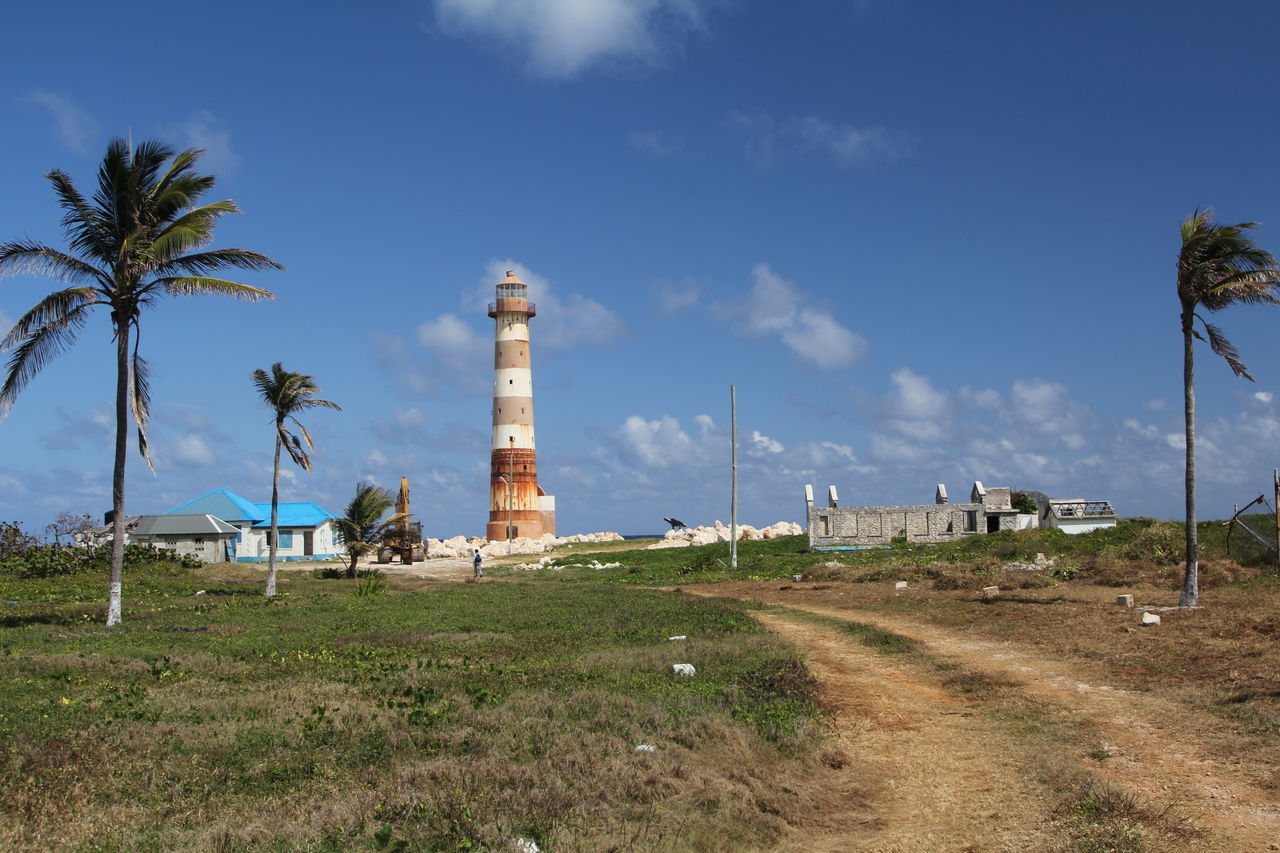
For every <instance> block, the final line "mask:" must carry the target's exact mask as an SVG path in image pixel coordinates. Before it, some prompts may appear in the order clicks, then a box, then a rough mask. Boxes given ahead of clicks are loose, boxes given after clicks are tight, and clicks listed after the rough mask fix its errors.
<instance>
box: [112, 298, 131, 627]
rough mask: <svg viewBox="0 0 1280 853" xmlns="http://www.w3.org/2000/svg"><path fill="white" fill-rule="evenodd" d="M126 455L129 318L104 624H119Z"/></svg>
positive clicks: (123, 340) (119, 383)
mask: <svg viewBox="0 0 1280 853" xmlns="http://www.w3.org/2000/svg"><path fill="white" fill-rule="evenodd" d="M128 455H129V320H128V318H124V319H121V320H120V321H118V322H117V324H116V459H115V467H114V468H113V469H112V471H111V512H112V517H111V583H110V586H109V587H108V592H107V627H108V628H110V627H112V626H113V625H119V624H120V602H121V583H122V579H123V577H124V538H125V523H124V463H125V460H126V459H127V458H128Z"/></svg>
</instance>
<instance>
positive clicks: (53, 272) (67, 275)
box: [0, 240, 110, 284]
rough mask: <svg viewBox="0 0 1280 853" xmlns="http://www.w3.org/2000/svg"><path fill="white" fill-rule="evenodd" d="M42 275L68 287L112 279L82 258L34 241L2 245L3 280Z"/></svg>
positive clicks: (0, 248) (18, 241)
mask: <svg viewBox="0 0 1280 853" xmlns="http://www.w3.org/2000/svg"><path fill="white" fill-rule="evenodd" d="M11 275H42V276H47V277H48V278H55V279H58V280H59V281H65V282H67V283H68V284H90V283H93V284H98V283H101V282H102V281H103V280H105V279H109V278H110V277H109V276H108V274H107V273H106V272H104V271H103V270H100V269H98V268H97V267H95V266H93V265H92V264H87V263H85V262H84V261H82V260H80V259H79V258H76V257H73V256H71V255H68V254H67V253H66V252H61V251H58V250H57V249H54V248H52V247H50V246H46V245H44V244H42V243H37V242H35V241H33V240H15V241H14V242H12V243H4V244H0V278H5V277H7V276H11Z"/></svg>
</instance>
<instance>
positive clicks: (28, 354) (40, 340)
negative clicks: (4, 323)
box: [0, 305, 90, 409]
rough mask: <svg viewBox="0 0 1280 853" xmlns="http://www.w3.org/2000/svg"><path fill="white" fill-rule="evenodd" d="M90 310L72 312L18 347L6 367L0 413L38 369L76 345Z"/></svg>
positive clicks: (32, 334) (0, 391) (62, 316)
mask: <svg viewBox="0 0 1280 853" xmlns="http://www.w3.org/2000/svg"><path fill="white" fill-rule="evenodd" d="M89 308H90V306H89V305H80V306H77V307H75V308H72V309H71V310H69V311H67V312H66V313H64V314H61V315H60V316H58V317H55V318H54V319H51V320H49V321H48V322H47V323H45V324H44V325H43V326H40V327H39V328H37V329H35V330H33V331H32V332H31V334H29V335H28V336H27V337H26V339H25V340H23V341H22V342H21V343H19V344H18V345H17V347H16V348H15V349H14V351H13V355H12V356H10V358H9V363H8V364H7V365H6V370H5V378H4V385H3V386H2V387H0V409H4V408H8V407H9V406H12V405H13V401H14V400H15V399H17V397H18V394H19V393H20V392H21V391H22V389H23V388H25V387H26V386H27V383H29V382H30V381H31V379H32V378H33V377H34V376H35V375H36V374H37V373H39V372H40V370H41V368H43V367H44V366H45V364H47V363H48V362H49V360H50V359H51V358H53V357H54V356H55V355H57V354H58V353H60V352H62V351H63V350H64V349H66V348H67V347H69V346H70V345H71V344H72V343H73V342H74V341H75V336H76V332H78V331H80V329H81V328H83V327H84V321H85V319H86V318H87V317H88V312H89Z"/></svg>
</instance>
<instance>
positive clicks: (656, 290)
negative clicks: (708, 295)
mask: <svg viewBox="0 0 1280 853" xmlns="http://www.w3.org/2000/svg"><path fill="white" fill-rule="evenodd" d="M701 297H702V290H701V288H699V287H698V286H697V285H696V284H694V283H693V282H691V281H683V282H680V283H678V284H675V283H672V282H669V281H660V282H657V283H656V284H654V285H653V298H654V301H656V302H657V303H658V308H659V309H661V311H662V312H663V313H664V314H679V313H680V312H681V311H687V310H688V309H690V308H692V307H693V306H694V305H697V304H698V300H699V299H700V298H701Z"/></svg>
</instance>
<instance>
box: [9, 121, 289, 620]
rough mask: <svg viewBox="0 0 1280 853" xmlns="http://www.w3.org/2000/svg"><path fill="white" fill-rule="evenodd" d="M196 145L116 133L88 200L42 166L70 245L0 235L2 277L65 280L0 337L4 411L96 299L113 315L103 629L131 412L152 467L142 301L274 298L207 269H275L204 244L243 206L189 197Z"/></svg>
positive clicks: (209, 184)
mask: <svg viewBox="0 0 1280 853" xmlns="http://www.w3.org/2000/svg"><path fill="white" fill-rule="evenodd" d="M201 153H202V152H200V151H198V150H195V149H192V150H188V151H183V152H182V153H180V154H176V155H175V154H174V153H173V151H172V150H170V149H169V148H168V147H166V146H165V145H164V144H163V143H160V142H154V141H151V142H143V143H141V144H140V145H138V147H137V148H136V149H135V148H133V146H132V145H130V144H128V143H126V142H125V141H124V140H123V139H115V140H112V142H111V144H110V145H108V146H107V153H106V155H105V156H104V157H103V158H102V165H101V166H100V167H99V168H98V189H97V192H95V193H94V195H93V198H92V199H89V198H86V197H85V196H83V195H82V194H81V193H80V191H79V190H77V189H76V187H75V185H74V184H73V183H72V182H71V178H70V177H68V176H67V175H66V174H65V173H64V172H61V171H59V170H56V169H55V170H54V171H52V172H50V173H49V174H47V175H45V177H46V178H48V179H49V182H50V183H52V184H53V189H54V192H55V194H56V195H57V196H58V204H59V206H61V207H62V210H63V217H62V227H63V231H64V232H65V234H66V237H67V242H68V245H69V246H70V251H68V252H63V251H59V250H58V249H54V248H51V247H49V246H46V245H44V244H43V243H38V242H35V241H32V240H18V241H15V242H11V243H4V244H0V278H3V277H5V276H9V275H20V274H33V275H47V276H50V277H52V278H56V279H60V280H62V281H63V282H66V283H67V284H69V285H72V286H71V287H68V288H66V289H65V290H59V291H57V292H55V293H51V294H49V295H48V296H46V297H45V298H44V299H42V300H41V301H40V302H39V303H37V304H36V306H35V307H34V308H32V309H31V310H30V311H28V312H27V313H26V314H24V315H23V316H22V317H20V318H19V319H18V322H16V323H14V325H13V328H12V329H10V330H9V333H8V334H7V335H5V337H4V339H3V340H0V350H3V349H12V350H13V354H12V356H11V357H10V358H9V362H8V364H7V370H6V372H5V377H4V384H3V386H0V410H3V409H5V408H7V407H9V406H11V405H13V401H14V400H15V399H16V398H17V396H18V393H19V392H20V391H22V389H23V388H25V387H26V385H27V383H29V382H30V381H31V379H32V378H34V377H35V375H36V374H37V373H39V372H40V369H41V368H42V367H44V365H45V364H46V363H47V362H48V361H49V359H51V358H52V357H53V356H55V355H57V354H58V353H59V352H61V351H62V350H64V349H66V348H67V347H68V346H70V345H71V343H72V342H73V341H74V340H75V336H76V333H77V332H79V331H80V329H81V328H83V326H84V324H85V321H86V320H87V319H88V316H89V314H90V313H91V312H92V311H93V309H94V308H95V307H97V306H104V307H105V308H107V309H108V311H109V312H110V318H111V330H112V333H113V335H114V337H115V345H116V401H115V414H116V438H115V465H114V468H113V469H112V476H111V508H112V512H113V513H114V521H113V523H112V544H111V586H110V592H109V594H108V600H107V625H108V626H110V625H115V624H117V623H119V622H120V598H121V590H120V585H121V576H122V574H123V570H124V544H125V543H124V540H125V529H124V518H125V514H124V469H125V457H126V451H127V443H128V427H129V415H130V412H131V411H132V414H133V421H134V423H135V424H136V425H137V428H138V450H139V451H140V452H141V453H142V458H143V459H144V460H146V462H147V466H148V467H151V469H152V471H153V472H154V470H155V468H154V467H152V466H151V457H150V455H149V453H148V451H147V421H148V419H149V417H150V405H151V399H150V398H151V395H150V389H149V385H148V382H147V363H146V361H145V360H143V359H142V358H141V357H140V356H139V355H138V337H137V336H138V334H139V332H140V321H141V318H142V310H143V309H144V308H146V307H149V306H150V305H152V304H154V303H155V302H156V301H157V300H159V299H160V298H161V297H162V296H165V295H169V296H190V295H193V294H201V293H216V294H221V295H223V296H234V297H236V298H237V299H245V300H248V301H251V302H253V301H257V300H260V299H274V298H275V297H273V296H272V295H271V293H270V292H269V291H266V290H263V289H262V288H259V287H251V286H250V285H247V284H241V283H239V282H235V281H228V280H226V279H223V278H218V277H216V276H215V275H214V273H218V272H221V271H222V270H225V269H229V268H233V267H234V268H239V269H247V270H264V269H272V268H274V269H281V266H280V265H279V264H278V263H276V262H275V261H273V260H271V259H270V258H268V257H266V256H265V255H260V254H258V253H257V252H249V251H246V250H244V249H206V248H205V247H206V246H208V244H209V243H210V242H211V241H212V240H213V231H214V226H215V225H217V223H218V220H219V219H221V218H222V216H223V215H224V214H227V213H239V212H240V210H239V208H237V207H236V205H235V203H234V202H232V201H217V202H214V203H212V204H206V205H202V206H196V203H197V201H198V200H199V198H200V197H201V196H203V195H204V194H205V193H207V192H208V191H209V190H210V189H212V188H213V185H214V178H213V176H212V175H200V174H197V173H196V171H195V165H196V161H197V159H199V157H200V154H201ZM131 344H132V346H131Z"/></svg>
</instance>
